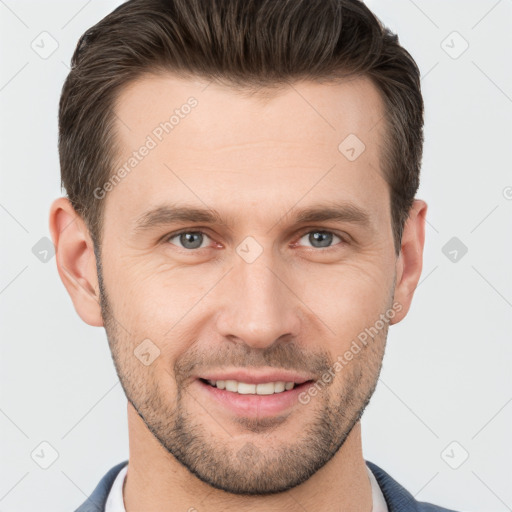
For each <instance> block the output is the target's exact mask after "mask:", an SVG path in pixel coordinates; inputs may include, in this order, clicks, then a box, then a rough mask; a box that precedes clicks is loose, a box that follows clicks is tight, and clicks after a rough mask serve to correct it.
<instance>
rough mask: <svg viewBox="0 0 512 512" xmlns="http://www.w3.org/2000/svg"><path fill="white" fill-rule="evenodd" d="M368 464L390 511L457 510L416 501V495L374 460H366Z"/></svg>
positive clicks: (447, 511) (440, 511) (430, 511)
mask: <svg viewBox="0 0 512 512" xmlns="http://www.w3.org/2000/svg"><path fill="white" fill-rule="evenodd" d="M366 465H367V466H368V467H369V468H370V470H371V471H372V473H373V474H374V476H375V478H376V480H377V483H378V484H379V487H380V489H381V491H382V494H383V495H384V498H385V499H386V503H387V505H388V508H389V512H457V511H456V510H452V509H448V508H443V507H440V506H438V505H433V504H432V503H425V502H421V501H416V499H415V498H414V496H413V495H412V494H411V493H410V492H408V491H407V490H406V489H405V488H404V487H402V486H401V485H400V484H399V483H398V482H397V481H396V480H394V479H393V478H392V477H391V476H390V475H389V474H388V473H386V472H385V471H384V470H383V469H382V468H380V467H379V466H377V464H374V463H373V462H370V461H366Z"/></svg>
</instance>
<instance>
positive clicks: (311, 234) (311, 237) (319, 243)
mask: <svg viewBox="0 0 512 512" xmlns="http://www.w3.org/2000/svg"><path fill="white" fill-rule="evenodd" d="M336 238H337V239H338V240H339V241H340V242H341V243H345V240H343V238H341V237H340V236H338V235H336V234H335V233H333V232H332V231H324V230H319V229H317V230H313V231H308V232H307V233H305V234H304V235H302V237H301V238H300V240H303V239H305V240H306V241H307V242H309V243H310V244H311V246H310V247H314V248H315V249H325V248H326V249H329V248H331V247H333V240H334V239H336ZM300 240H299V241H300ZM338 243H339V242H338ZM334 245H337V244H336V243H334Z"/></svg>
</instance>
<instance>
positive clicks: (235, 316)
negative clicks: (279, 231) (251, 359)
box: [216, 251, 301, 348]
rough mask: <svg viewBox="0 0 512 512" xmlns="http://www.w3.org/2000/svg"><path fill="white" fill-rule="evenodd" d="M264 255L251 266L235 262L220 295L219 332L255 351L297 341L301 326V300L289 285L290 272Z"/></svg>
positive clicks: (217, 315) (244, 262) (242, 261)
mask: <svg viewBox="0 0 512 512" xmlns="http://www.w3.org/2000/svg"><path fill="white" fill-rule="evenodd" d="M264 255H265V251H264V252H263V254H262V255H261V256H260V257H259V258H258V259H257V260H256V261H254V262H252V263H247V262H246V261H244V260H242V259H240V260H238V261H235V267H234V268H233V270H232V271H231V272H229V274H228V276H226V277H227V279H226V280H223V281H224V282H223V285H222V289H221V290H219V292H218V293H219V295H218V297H222V300H221V301H220V302H219V304H218V305H219V309H218V310H217V314H216V318H217V329H218V333H219V334H220V335H222V336H224V337H225V338H228V339H231V340H236V341H238V342H239V343H243V344H246V345H247V346H250V347H252V348H266V347H269V346H271V345H272V344H273V343H275V342H277V340H279V339H280V338H283V337H285V338H290V339H294V338H295V337H297V336H298V334H299V330H300V324H301V311H300V304H301V301H300V300H299V298H298V296H297V295H296V292H295V291H294V290H293V285H292V286H290V284H289V282H288V281H290V279H287V276H288V277H289V272H287V271H285V270H283V267H284V265H283V266H282V267H281V266H279V267H276V265H273V264H272V257H271V256H268V257H267V256H266V255H265V256H264Z"/></svg>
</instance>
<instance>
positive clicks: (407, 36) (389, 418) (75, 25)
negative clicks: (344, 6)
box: [0, 0, 512, 512]
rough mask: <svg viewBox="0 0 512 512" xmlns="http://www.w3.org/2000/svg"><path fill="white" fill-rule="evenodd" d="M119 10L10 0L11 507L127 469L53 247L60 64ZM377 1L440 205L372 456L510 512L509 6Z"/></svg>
mask: <svg viewBox="0 0 512 512" xmlns="http://www.w3.org/2000/svg"><path fill="white" fill-rule="evenodd" d="M119 3H120V2H118V1H102V2H100V1H99V0H89V1H83V2H82V1H80V2H76V1H67V2H64V1H63V2H55V1H53V2H36V1H32V2H29V1H15V0H0V43H1V44H0V52H1V60H0V61H1V66H0V108H1V123H0V130H1V134H0V145H1V148H0V165H1V186H0V220H1V227H2V240H3V242H4V247H3V250H2V265H1V268H0V305H1V311H2V313H1V314H2V317H1V324H0V325H1V334H2V338H1V339H2V343H1V361H0V364H1V368H0V379H1V387H0V432H1V434H2V435H1V437H0V447H1V457H0V458H1V461H2V467H1V477H0V512H14V511H16V512H25V511H33V510H38V511H53V512H59V511H70V510H74V508H76V507H77V506H78V505H79V504H80V503H81V502H82V501H83V500H84V499H85V496H86V495H88V494H89V493H90V492H91V491H92V489H93V488H94V487H95V486H96V484H97V482H98V481H99V479H100V478H101V477H102V476H103V474H104V473H105V472H106V471H107V470H108V469H110V468H111V467H112V466H113V465H115V464H116V463H118V462H120V461H122V460H124V459H126V458H127V457H128V436H127V425H126V400H125V397H124V394H123V391H122V389H121V386H120V385H119V382H118V379H117V376H116V374H115V371H114V367H113V364H112V361H111V357H110V352H109V350H108V345H107V343H106V337H105V333H104V330H103V329H102V328H94V327H90V326H88V325H86V324H84V323H83V322H82V321H81V320H80V318H79V317H78V315H77V314H76V312H75V310H74V308H73V306H72V303H71V300H70V299H69V297H68V295H67V292H66V290H65V288H64V287H63V285H62V283H61V281H60V279H59V277H58V274H57V270H56V265H55V258H54V257H52V253H51V252H48V253H45V250H46V249H48V247H46V246H45V239H44V237H48V236H49V231H48V209H49V206H50V203H51V201H52V200H53V199H54V198H56V197H58V196H60V195H62V194H61V191H60V187H59V166H58V154H57V105H58V100H59V95H60V89H61V86H62V83H63V80H64V79H65V77H66V75H67V71H68V68H67V66H68V64H69V60H70V57H71V54H72V51H73V49H74V47H75V44H76V42H77V40H78V37H79V36H80V35H81V34H82V33H83V32H84V31H85V29H86V28H88V27H90V26H91V25H93V24H94V23H96V22H97V21H98V20H99V19H100V18H102V17H103V16H104V15H106V14H107V13H108V12H110V11H111V10H112V9H113V8H114V7H115V6H117V5H118V4H119ZM367 3H368V5H369V6H370V8H372V9H373V10H374V12H375V13H376V14H377V15H378V16H379V17H380V18H381V19H382V20H383V21H384V23H385V24H386V25H387V26H389V27H390V28H391V29H392V30H394V31H396V32H397V33H398V34H399V37H400V40H401V42H402V44H403V45H404V46H405V47H406V48H407V49H408V50H409V51H410V52H411V54H412V55H413V57H414V58H415V59H416V61H417V62H418V65H419V67H420V69H421V71H422V75H423V78H422V87H423V93H424V98H425V103H426V127H425V137H426V143H425V155H424V160H423V169H422V182H421V187H420V191H419V193H418V197H419V198H422V199H424V200H426V201H427V203H428V204H429V210H428V215H427V220H428V226H427V233H426V242H425V243H426V249H425V257H424V270H423V274H422V277H421V280H420V284H419V288H418V289H417V291H416V294H415V297H414V300H413V304H412V308H411V310H410V312H409V314H408V316H407V317H406V319H405V320H404V321H403V322H402V323H400V324H398V325H396V326H393V327H392V328H391V329H390V331H389V337H388V347H387V351H386V355H385V359H384V366H383V371H382V374H381V379H380V382H379V384H378V386H377V390H376V393H375V395H374V397H373V400H372V402H371V404H370V406H369V407H368V409H367V410H366V413H365V415H364V417H363V421H362V424H363V449H364V456H365V458H366V459H367V460H370V461H372V462H375V463H377V464H378V465H380V466H381V467H382V468H383V469H385V470H386V471H388V472H389V473H390V474H391V475H392V476H393V477H394V478H395V479H396V480H398V481H399V482H400V483H401V484H402V485H403V486H405V487H406V488H407V489H408V490H409V491H410V492H411V493H412V494H414V495H415V496H416V498H417V499H419V500H422V501H431V502H433V503H436V504H441V505H443V506H446V507H450V508H454V509H457V510H463V511H481V512H484V511H485V512H502V511H506V510H512V486H511V485H510V484H511V483H512V471H511V465H510V461H511V460H512V442H511V440H510V434H511V432H512V429H511V427H512V403H511V402H512V377H511V371H510V369H511V362H512V343H511V341H512V340H511V321H510V320H511V312H512V272H510V262H511V261H512V243H511V235H512V173H511V164H512V137H511V135H512V133H511V132H512V128H511V120H512V71H511V62H512V61H511V58H512V37H511V35H510V34H511V30H512V0H500V1H496V0H479V1H476V0H473V1H468V0H452V1H447V0H436V1H434V0H428V1H427V0H415V1H412V0H394V1H393V2H392V1H390V0H379V1H377V0H372V1H368V2H367ZM454 31H456V32H458V34H460V35H457V34H453V32H454ZM42 32H47V33H48V34H50V35H51V36H48V35H46V34H43V35H41V33H42ZM54 41H55V42H54ZM464 41H467V43H468V44H469V46H468V48H467V49H466V50H465V51H464V52H463V53H461V52H462V50H463V49H464V48H465V46H466V43H465V42H464ZM55 44H58V48H56V50H55V51H54V52H53V53H52V54H51V55H47V54H46V53H49V52H50V51H51V50H52V49H53V48H52V45H55ZM45 52H46V53H45ZM43 57H44V58H43ZM453 237H456V240H452V241H451V242H450V240H451V239H452V238H453ZM41 239H43V240H41ZM46 243H47V241H46ZM446 244H448V245H446ZM461 244H464V246H466V247H467V253H466V254H464V255H462V252H461V248H462V247H463V246H462V245H461ZM49 248H50V249H51V246H50V247H49ZM454 249H455V250H457V251H458V253H457V260H456V261H452V259H453V257H454V254H455V253H453V252H452V253H451V254H450V251H453V250H454ZM41 260H43V261H41ZM45 260H46V261H45ZM42 442H46V443H49V445H51V447H50V446H48V445H46V444H45V445H41V444H40V443H42ZM52 450H55V451H56V452H57V453H58V457H57V458H56V460H55V461H53V459H52ZM466 454H468V455H469V456H468V458H467V460H465V461H464V458H465V457H466ZM49 464H50V465H49ZM41 465H49V467H48V468H47V469H43V468H42V467H40V466H41ZM455 466H458V467H457V468H456V469H454V467H455Z"/></svg>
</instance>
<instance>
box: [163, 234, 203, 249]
mask: <svg viewBox="0 0 512 512" xmlns="http://www.w3.org/2000/svg"><path fill="white" fill-rule="evenodd" d="M174 238H176V239H177V240H178V242H179V244H181V246H180V245H178V244H175V243H173V242H172V241H171V240H173V239H174ZM205 238H209V236H208V235H207V234H206V233H203V232H202V231H181V232H180V233H174V234H172V235H170V236H168V237H167V238H166V241H167V242H169V243H172V244H173V245H178V247H181V248H182V249H190V250H193V249H202V248H203V247H202V245H203V242H204V240H205Z"/></svg>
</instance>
